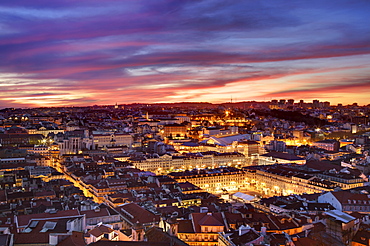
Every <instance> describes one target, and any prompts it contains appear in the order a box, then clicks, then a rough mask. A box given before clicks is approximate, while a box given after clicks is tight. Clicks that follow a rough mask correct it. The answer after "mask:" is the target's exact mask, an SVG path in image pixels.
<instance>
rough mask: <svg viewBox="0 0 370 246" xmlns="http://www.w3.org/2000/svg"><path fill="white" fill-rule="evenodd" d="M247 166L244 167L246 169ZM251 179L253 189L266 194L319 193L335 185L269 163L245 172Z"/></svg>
mask: <svg viewBox="0 0 370 246" xmlns="http://www.w3.org/2000/svg"><path fill="white" fill-rule="evenodd" d="M247 169H248V167H246V168H244V170H247ZM245 173H246V176H247V177H248V178H249V180H252V181H253V182H252V184H253V185H254V188H255V190H257V191H259V192H261V193H262V194H264V195H265V196H266V197H267V196H287V195H290V194H303V193H308V194H310V193H320V192H322V191H331V190H333V189H334V188H335V187H337V185H336V184H335V183H334V182H331V181H328V180H323V179H320V178H317V177H315V176H314V175H311V174H306V173H304V172H301V171H299V170H297V169H293V168H290V167H289V166H287V167H285V166H283V165H280V164H279V165H270V166H263V167H261V168H258V169H257V170H255V173H254V172H245Z"/></svg>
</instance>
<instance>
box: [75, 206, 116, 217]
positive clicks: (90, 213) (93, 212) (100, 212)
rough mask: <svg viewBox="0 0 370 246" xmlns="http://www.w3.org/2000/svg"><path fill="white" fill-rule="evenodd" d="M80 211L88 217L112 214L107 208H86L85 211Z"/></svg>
mask: <svg viewBox="0 0 370 246" xmlns="http://www.w3.org/2000/svg"><path fill="white" fill-rule="evenodd" d="M80 213H81V214H85V215H86V218H87V219H88V218H96V217H104V216H110V213H109V211H108V209H107V208H99V209H97V210H85V211H81V212H80Z"/></svg>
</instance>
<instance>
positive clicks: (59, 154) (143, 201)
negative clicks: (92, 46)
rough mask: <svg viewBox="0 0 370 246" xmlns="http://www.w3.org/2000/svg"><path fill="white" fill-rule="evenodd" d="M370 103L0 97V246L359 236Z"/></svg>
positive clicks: (297, 241)
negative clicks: (9, 104)
mask: <svg viewBox="0 0 370 246" xmlns="http://www.w3.org/2000/svg"><path fill="white" fill-rule="evenodd" d="M369 112H370V105H367V106H359V105H357V104H356V103H353V104H351V105H341V104H339V105H331V103H330V102H327V101H325V102H321V101H319V100H313V101H312V102H306V101H304V100H299V101H297V102H296V101H295V100H293V99H288V100H286V99H278V100H272V101H267V102H257V101H246V102H237V103H232V102H226V103H222V104H212V103H167V104H164V103H160V104H140V103H136V104H118V103H116V104H114V105H102V106H98V105H94V106H89V107H42V108H4V109H1V110H0V125H1V127H0V144H1V147H0V177H1V179H0V187H1V190H0V208H1V210H0V215H1V216H0V225H1V226H0V228H1V230H2V234H0V238H1V240H2V242H4V244H3V245H31V244H32V245H110V244H109V242H111V243H112V245H113V244H114V245H131V244H130V243H132V242H135V243H137V244H141V245H157V244H159V243H160V244H165V245H228V246H229V245H330V244H332V245H333V244H334V245H368V244H369V240H370V233H369V228H370V220H369V213H370V195H369V192H370V186H368V184H369V175H370V157H369V150H370V123H369Z"/></svg>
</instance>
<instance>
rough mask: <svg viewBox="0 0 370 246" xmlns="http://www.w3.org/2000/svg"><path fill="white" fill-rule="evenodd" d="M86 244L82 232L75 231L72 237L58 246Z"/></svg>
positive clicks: (83, 245)
mask: <svg viewBox="0 0 370 246" xmlns="http://www.w3.org/2000/svg"><path fill="white" fill-rule="evenodd" d="M85 245H86V242H85V240H84V237H83V233H82V232H77V231H73V232H72V235H70V236H69V237H67V238H66V239H64V240H63V241H61V242H60V243H58V246H85Z"/></svg>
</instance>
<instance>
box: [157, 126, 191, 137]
mask: <svg viewBox="0 0 370 246" xmlns="http://www.w3.org/2000/svg"><path fill="white" fill-rule="evenodd" d="M186 133H187V126H186V125H183V124H169V125H164V126H163V133H162V136H163V137H170V138H184V137H185V136H186Z"/></svg>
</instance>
